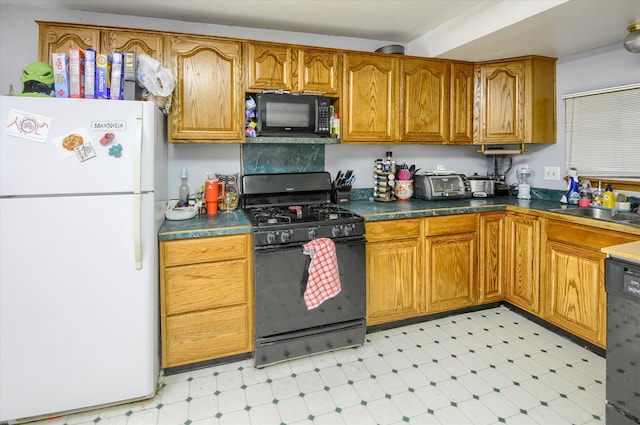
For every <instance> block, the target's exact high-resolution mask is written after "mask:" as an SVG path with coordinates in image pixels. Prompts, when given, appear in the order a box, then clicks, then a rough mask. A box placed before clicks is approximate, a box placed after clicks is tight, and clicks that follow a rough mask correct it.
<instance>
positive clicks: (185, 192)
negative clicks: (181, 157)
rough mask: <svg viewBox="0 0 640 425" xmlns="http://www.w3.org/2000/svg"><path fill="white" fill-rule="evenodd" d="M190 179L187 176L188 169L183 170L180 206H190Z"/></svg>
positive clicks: (179, 195)
mask: <svg viewBox="0 0 640 425" xmlns="http://www.w3.org/2000/svg"><path fill="white" fill-rule="evenodd" d="M188 179H189V175H188V174H187V169H186V168H183V169H182V171H181V172H180V181H181V183H180V187H179V188H178V206H180V207H182V206H187V205H189V185H188V184H187V180H188Z"/></svg>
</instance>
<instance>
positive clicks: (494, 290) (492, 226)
mask: <svg viewBox="0 0 640 425" xmlns="http://www.w3.org/2000/svg"><path fill="white" fill-rule="evenodd" d="M504 244H505V215H504V213H502V212H500V213H485V214H481V215H480V253H479V287H480V294H479V301H480V302H481V303H484V302H494V301H501V300H503V299H504V285H505V249H504Z"/></svg>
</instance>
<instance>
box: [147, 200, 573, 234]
mask: <svg viewBox="0 0 640 425" xmlns="http://www.w3.org/2000/svg"><path fill="white" fill-rule="evenodd" d="M508 205H512V206H519V207H523V208H527V209H530V210H538V211H548V210H549V209H553V208H560V207H561V206H562V205H563V204H561V203H560V202H557V201H543V200H530V201H525V200H518V199H516V198H513V197H500V198H482V199H479V198H473V199H451V200H444V201H423V200H419V199H411V200H410V201H394V202H376V201H352V202H351V203H350V204H348V205H344V206H343V207H344V208H346V209H348V210H351V211H353V212H355V213H357V214H360V215H362V216H363V217H364V219H365V221H377V220H390V219H400V218H411V217H428V216H435V215H446V214H460V213H472V212H482V211H496V210H505V209H506V208H507V206H508ZM240 233H251V223H250V222H249V220H248V218H247V217H246V216H245V214H244V213H243V212H242V210H241V209H238V210H236V211H231V212H219V213H218V214H217V215H215V216H207V215H199V216H196V217H194V218H191V219H188V220H165V222H164V224H163V225H162V227H161V228H160V231H159V233H158V238H159V239H160V240H171V239H185V238H198V237H207V236H219V235H230V234H240Z"/></svg>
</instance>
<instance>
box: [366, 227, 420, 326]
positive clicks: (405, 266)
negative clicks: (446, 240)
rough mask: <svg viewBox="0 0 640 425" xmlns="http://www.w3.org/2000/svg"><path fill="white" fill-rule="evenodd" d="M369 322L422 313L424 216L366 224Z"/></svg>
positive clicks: (370, 323) (406, 317)
mask: <svg viewBox="0 0 640 425" xmlns="http://www.w3.org/2000/svg"><path fill="white" fill-rule="evenodd" d="M365 227H366V237H367V254H366V258H367V260H366V261H367V268H366V270H367V325H377V324H380V323H387V322H393V321H396V320H402V319H408V318H411V317H416V316H418V315H420V311H421V308H422V307H421V304H420V301H421V298H422V288H421V286H422V285H421V282H422V280H421V277H422V273H421V272H420V268H421V266H420V265H421V264H422V262H421V259H420V257H421V252H422V250H421V243H420V219H406V220H386V221H375V222H367V223H365Z"/></svg>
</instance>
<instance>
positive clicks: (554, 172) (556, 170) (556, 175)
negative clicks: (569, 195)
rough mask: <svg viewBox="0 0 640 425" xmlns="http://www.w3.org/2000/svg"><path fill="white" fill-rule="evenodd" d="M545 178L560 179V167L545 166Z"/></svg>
mask: <svg viewBox="0 0 640 425" xmlns="http://www.w3.org/2000/svg"><path fill="white" fill-rule="evenodd" d="M544 179H545V180H556V181H560V167H544Z"/></svg>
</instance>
